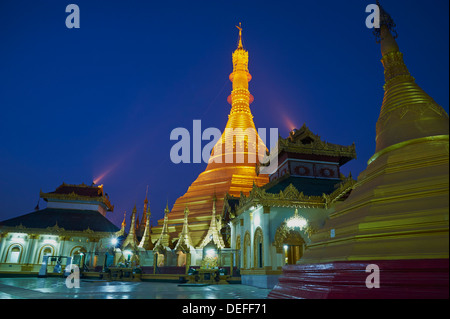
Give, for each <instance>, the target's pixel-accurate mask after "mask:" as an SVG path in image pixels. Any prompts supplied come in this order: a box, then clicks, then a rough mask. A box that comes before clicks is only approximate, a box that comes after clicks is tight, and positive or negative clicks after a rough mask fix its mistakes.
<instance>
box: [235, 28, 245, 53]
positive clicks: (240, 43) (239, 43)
mask: <svg viewBox="0 0 450 319" xmlns="http://www.w3.org/2000/svg"><path fill="white" fill-rule="evenodd" d="M236 28H238V29H239V42H238V49H241V50H243V49H244V46H243V45H242V26H241V23H240V22H239V26H236Z"/></svg>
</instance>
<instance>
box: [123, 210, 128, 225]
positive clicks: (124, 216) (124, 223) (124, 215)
mask: <svg viewBox="0 0 450 319" xmlns="http://www.w3.org/2000/svg"><path fill="white" fill-rule="evenodd" d="M126 217H127V211H125V213H123V221H122V227H123V228H125V226H126V225H127V222H126V221H125V218H126Z"/></svg>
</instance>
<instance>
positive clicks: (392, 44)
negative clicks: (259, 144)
mask: <svg viewBox="0 0 450 319" xmlns="http://www.w3.org/2000/svg"><path fill="white" fill-rule="evenodd" d="M380 9H381V27H380V28H379V29H377V31H376V32H375V34H376V35H377V36H378V38H379V42H380V44H381V53H382V59H381V62H382V64H383V66H384V75H385V85H384V89H385V94H384V99H383V103H382V106H381V111H380V116H379V118H378V121H377V125H376V151H375V154H374V155H373V156H372V158H371V159H370V160H369V162H368V166H367V168H366V169H365V170H364V171H363V172H362V173H361V174H360V175H359V177H358V182H357V183H356V185H355V186H354V189H353V191H352V193H351V194H350V196H349V197H348V199H346V200H345V201H344V202H343V203H341V204H339V205H337V206H336V209H335V211H334V212H333V213H332V214H331V215H330V218H329V220H328V221H327V222H326V224H325V226H324V227H323V228H322V229H320V230H319V231H318V232H317V233H315V234H314V235H313V236H312V238H311V241H312V243H311V244H310V245H308V247H307V249H306V251H305V254H304V256H303V257H302V259H300V260H299V261H298V263H297V265H293V266H286V267H285V268H284V276H283V277H282V278H280V281H279V284H278V285H277V286H276V287H275V288H274V290H273V291H272V292H271V294H270V297H271V298H314V299H315V298H350V299H352V298H448V292H449V291H448V267H449V232H448V231H449V197H448V195H449V140H448V138H449V121H448V115H447V113H446V112H445V111H444V109H443V108H442V107H441V106H440V105H438V104H437V103H436V102H435V101H434V100H433V99H432V98H431V97H430V96H429V95H428V94H426V93H425V92H424V91H423V90H422V89H421V88H420V87H419V86H418V85H417V84H416V81H415V79H414V78H413V77H412V76H411V74H410V72H409V71H408V68H407V67H406V65H405V63H404V60H403V54H402V53H401V52H400V50H399V46H398V45H397V42H396V40H395V38H396V36H397V34H396V31H395V29H394V27H395V24H394V22H393V20H392V18H391V17H390V16H389V14H387V12H386V11H384V9H382V7H381V6H380ZM368 267H369V268H372V269H375V268H373V267H377V268H379V284H378V287H376V288H373V287H372V286H370V285H368V284H367V278H368V276H369V275H370V274H369V272H370V271H368V270H367V268H368Z"/></svg>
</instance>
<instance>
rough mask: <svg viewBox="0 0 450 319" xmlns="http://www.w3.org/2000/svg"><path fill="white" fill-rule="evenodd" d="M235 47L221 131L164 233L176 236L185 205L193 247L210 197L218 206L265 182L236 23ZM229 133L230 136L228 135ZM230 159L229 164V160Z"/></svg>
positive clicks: (207, 218)
mask: <svg viewBox="0 0 450 319" xmlns="http://www.w3.org/2000/svg"><path fill="white" fill-rule="evenodd" d="M237 28H238V29H239V40H238V47H237V49H236V50H235V51H234V53H233V55H232V60H233V72H232V73H231V74H230V77H229V78H230V81H231V82H232V83H233V89H232V91H231V95H230V96H229V97H228V102H229V103H230V104H231V111H230V114H229V116H228V122H227V124H226V128H225V131H224V132H223V134H222V136H221V138H220V139H219V141H218V142H217V143H216V145H215V147H214V149H213V151H212V153H211V157H210V159H209V162H208V166H207V167H206V169H205V171H204V172H202V173H201V174H200V175H199V176H198V177H197V179H196V180H195V181H194V182H193V183H192V184H191V186H190V187H189V188H188V190H187V192H186V194H184V195H183V196H181V197H179V198H178V199H177V200H176V202H175V204H174V206H173V208H172V210H171V212H170V214H168V219H169V221H168V230H169V233H171V234H172V236H171V237H172V238H175V237H177V236H178V235H179V234H180V231H181V227H182V225H183V219H184V207H185V205H186V203H189V208H190V215H189V228H190V236H191V239H192V243H193V245H195V246H196V247H197V246H198V245H199V244H200V243H201V241H202V240H203V239H204V237H205V235H206V233H207V232H208V229H209V226H210V222H211V205H212V203H213V198H214V195H216V196H217V203H215V204H216V205H218V206H219V207H221V206H222V205H223V198H224V197H225V195H226V194H227V193H228V194H230V195H233V196H237V197H239V196H240V194H241V192H242V193H244V194H248V193H249V192H250V190H251V189H252V187H253V184H256V185H257V186H262V185H264V184H266V183H267V182H268V176H267V175H262V174H261V175H259V176H258V175H257V174H256V171H255V167H256V163H257V162H258V159H261V157H260V156H258V155H260V154H264V153H265V152H266V150H267V149H266V146H265V145H264V143H263V142H262V140H261V139H260V137H259V136H258V133H257V131H256V128H255V124H254V123H253V115H252V113H251V111H250V104H251V103H252V102H253V96H252V95H251V94H250V92H249V90H248V86H249V85H248V83H249V82H250V80H251V78H252V77H251V75H250V73H249V71H248V52H247V51H246V50H245V49H244V47H243V44H242V28H241V26H240V24H239V26H237ZM230 132H232V134H230ZM230 159H231V161H230ZM163 223H164V222H163V220H159V221H158V226H157V227H154V228H153V232H154V234H155V236H156V237H158V235H159V234H160V233H161V231H162V224H163Z"/></svg>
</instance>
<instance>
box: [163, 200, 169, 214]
mask: <svg viewBox="0 0 450 319" xmlns="http://www.w3.org/2000/svg"><path fill="white" fill-rule="evenodd" d="M168 212H169V200H167V203H166V208H165V209H164V213H166V214H167V213H168Z"/></svg>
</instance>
